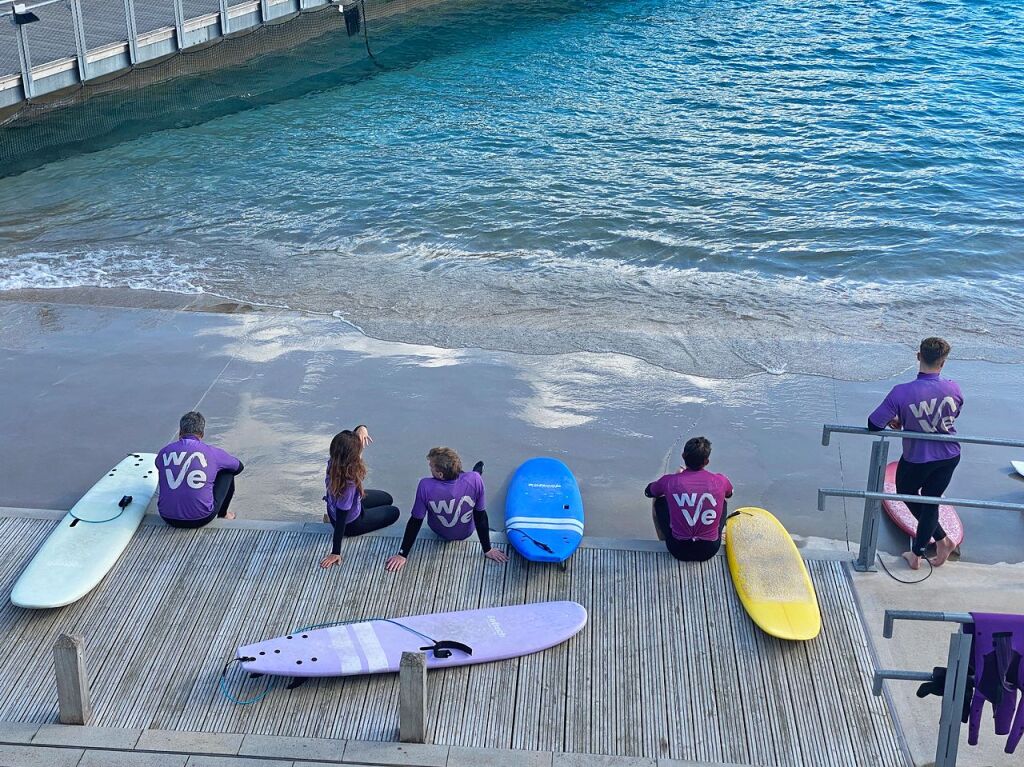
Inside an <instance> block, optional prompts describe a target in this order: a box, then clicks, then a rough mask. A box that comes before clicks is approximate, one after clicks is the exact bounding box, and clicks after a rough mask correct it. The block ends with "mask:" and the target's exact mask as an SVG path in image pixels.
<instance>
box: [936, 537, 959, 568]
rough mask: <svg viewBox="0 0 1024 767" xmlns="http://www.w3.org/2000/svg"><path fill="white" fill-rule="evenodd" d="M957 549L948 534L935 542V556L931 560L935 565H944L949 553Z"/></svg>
mask: <svg viewBox="0 0 1024 767" xmlns="http://www.w3.org/2000/svg"><path fill="white" fill-rule="evenodd" d="M955 550H956V544H955V543H953V541H951V540H949V536H946V537H945V538H943V539H942V540H939V541H936V542H935V556H934V557H933V558H932V559H931V560H930V561H931V563H932V565H934V566H935V567H942V566H943V565H944V564H945V563H946V560H947V559H949V555H950V554H952V553H953V552H954V551H955Z"/></svg>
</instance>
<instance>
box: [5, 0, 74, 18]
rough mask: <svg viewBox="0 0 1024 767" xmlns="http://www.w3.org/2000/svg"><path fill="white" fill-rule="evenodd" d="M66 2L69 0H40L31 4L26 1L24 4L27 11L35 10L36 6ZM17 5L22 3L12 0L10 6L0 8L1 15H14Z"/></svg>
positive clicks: (41, 6)
mask: <svg viewBox="0 0 1024 767" xmlns="http://www.w3.org/2000/svg"><path fill="white" fill-rule="evenodd" d="M66 2H67V0H40V2H38V3H32V4H31V5H29V4H28V3H25V4H24V5H25V7H24V10H25V11H33V10H35V9H36V8H43V7H45V6H47V5H56V4H57V3H66ZM15 5H20V3H15V2H12V3H11V7H10V8H4V9H3V10H0V16H13V15H14V6H15Z"/></svg>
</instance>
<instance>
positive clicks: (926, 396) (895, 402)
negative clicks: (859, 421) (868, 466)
mask: <svg viewBox="0 0 1024 767" xmlns="http://www.w3.org/2000/svg"><path fill="white" fill-rule="evenodd" d="M963 406H964V395H963V394H962V393H961V392H960V387H959V386H958V385H957V383H956V382H955V381H950V380H949V379H948V378H942V377H940V376H939V374H938V373H918V374H917V378H916V379H915V380H913V381H908V382H907V383H901V384H897V385H896V386H894V387H893V388H892V391H890V392H889V394H888V396H886V398H885V399H884V400H882V404H881V405H879V406H878V407H877V408H875V411H874V412H873V413H872V414H871V415H870V416H868V420H869V421H871V423H872V425H873V426H876V427H878V428H879V429H884V428H885V427H886V425H887V424H888V423H889V421H891V420H892V419H893V418H895V417H896V416H899V419H900V423H901V424H902V425H903V431H916V432H923V433H925V434H956V428H955V427H954V425H953V423H954V421H956V418H957V416H958V415H960V411H961V410H963ZM958 455H960V445H959V443H957V442H932V441H930V440H928V441H926V440H923V439H910V438H905V439H904V440H903V458H904V460H906V461H907V462H908V463H930V462H931V461H943V460H946V459H947V458H955V457H956V456H958Z"/></svg>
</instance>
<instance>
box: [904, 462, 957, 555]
mask: <svg viewBox="0 0 1024 767" xmlns="http://www.w3.org/2000/svg"><path fill="white" fill-rule="evenodd" d="M958 463H960V456H958V455H956V456H953V457H952V458H946V459H944V460H941V461H929V462H928V463H910V461H906V460H904V459H903V458H900V462H899V465H897V467H896V492H897V493H900V494H901V495H931V496H940V495H942V494H943V493H944V492H946V488H947V487H949V481H950V480H951V479H953V470H954V469H955V468H956V466H957V464H958ZM907 508H908V509H910V513H911V514H913V515H914V519H916V520H917V535H915V536H914V544H913V548H912V549H911V550H912V551H913V552H914V553H915V554H917V555H918V556H919V557H923V556H924V552H925V549H927V548H928V543H929V541H931V539H932V538H934V539H935V540H936V541H941V540H942V539H943V538H945V537H946V531H945V530H943V529H942V525H940V524H939V507H938V506H934V505H932V504H930V503H908V504H907Z"/></svg>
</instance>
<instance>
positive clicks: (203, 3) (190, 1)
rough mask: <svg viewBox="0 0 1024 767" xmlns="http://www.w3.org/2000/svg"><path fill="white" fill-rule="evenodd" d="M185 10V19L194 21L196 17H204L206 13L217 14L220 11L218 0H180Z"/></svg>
mask: <svg viewBox="0 0 1024 767" xmlns="http://www.w3.org/2000/svg"><path fill="white" fill-rule="evenodd" d="M181 4H182V6H183V7H184V9H185V18H186V19H194V18H195V17H197V16H205V15H206V14H208V13H217V11H219V10H220V2H219V0H182V3H181Z"/></svg>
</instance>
